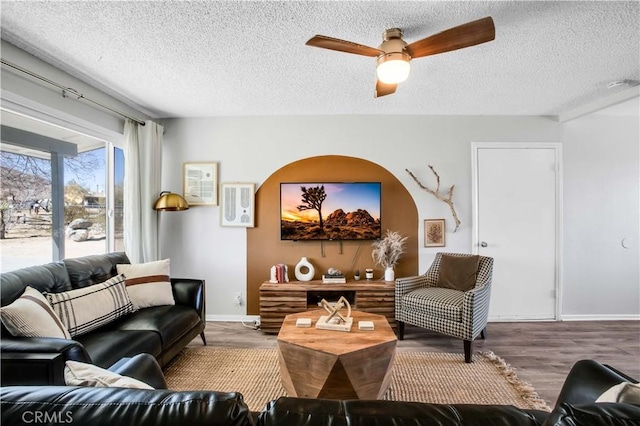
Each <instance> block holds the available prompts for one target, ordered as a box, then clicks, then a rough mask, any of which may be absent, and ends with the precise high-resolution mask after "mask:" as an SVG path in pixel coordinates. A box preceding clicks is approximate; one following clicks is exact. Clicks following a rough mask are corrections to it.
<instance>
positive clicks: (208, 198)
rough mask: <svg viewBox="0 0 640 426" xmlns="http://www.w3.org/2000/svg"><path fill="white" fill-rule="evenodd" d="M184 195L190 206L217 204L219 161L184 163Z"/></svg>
mask: <svg viewBox="0 0 640 426" xmlns="http://www.w3.org/2000/svg"><path fill="white" fill-rule="evenodd" d="M182 196H183V197H184V199H185V200H187V203H189V205H190V206H217V205H218V163H184V164H183V174H182Z"/></svg>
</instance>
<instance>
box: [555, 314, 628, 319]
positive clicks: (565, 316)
mask: <svg viewBox="0 0 640 426" xmlns="http://www.w3.org/2000/svg"><path fill="white" fill-rule="evenodd" d="M562 321H640V315H634V314H609V315H562Z"/></svg>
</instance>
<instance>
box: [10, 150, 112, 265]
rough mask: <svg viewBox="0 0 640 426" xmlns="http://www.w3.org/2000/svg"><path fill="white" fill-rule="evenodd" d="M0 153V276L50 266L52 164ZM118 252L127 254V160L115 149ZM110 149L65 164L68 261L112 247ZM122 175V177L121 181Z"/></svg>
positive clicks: (42, 157)
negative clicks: (107, 168) (124, 210)
mask: <svg viewBox="0 0 640 426" xmlns="http://www.w3.org/2000/svg"><path fill="white" fill-rule="evenodd" d="M8 151H9V150H7V151H5V150H3V149H1V148H0V172H1V176H0V179H1V180H0V192H1V198H0V212H1V216H0V219H1V220H0V250H1V263H0V271H1V272H6V271H10V270H13V269H17V268H20V267H25V266H30V265H37V264H41V263H46V262H51V261H52V260H53V259H52V253H53V250H52V244H53V241H52V235H53V234H52V232H53V230H52V214H51V207H52V205H53V203H55V202H56V200H54V199H52V198H53V196H52V190H51V162H50V160H49V159H47V158H46V157H47V156H48V155H47V154H46V153H40V154H41V155H39V156H36V155H38V154H39V153H36V154H35V155H26V154H21V153H20V154H18V153H14V152H8ZM114 157H115V164H114V165H115V175H116V176H115V192H114V196H115V206H114V207H115V208H114V212H113V216H114V224H113V228H114V229H113V232H114V234H115V235H114V237H115V241H116V244H115V247H114V249H116V250H124V247H123V241H122V239H123V232H122V227H123V225H122V204H123V196H122V193H123V180H124V155H123V153H122V150H120V149H118V148H115V151H114ZM105 166H106V148H105V147H102V148H98V149H94V150H90V151H85V152H82V153H79V154H78V155H77V156H75V157H66V158H65V159H64V227H65V229H64V230H62V232H63V233H64V235H65V251H64V257H65V258H68V257H78V256H85V255H89V254H99V253H105V252H106V251H107V247H108V245H107V242H108V229H107V228H108V224H107V210H106V209H107V203H106V200H107V193H108V191H109V188H107V185H106V173H105ZM118 175H120V176H119V177H118Z"/></svg>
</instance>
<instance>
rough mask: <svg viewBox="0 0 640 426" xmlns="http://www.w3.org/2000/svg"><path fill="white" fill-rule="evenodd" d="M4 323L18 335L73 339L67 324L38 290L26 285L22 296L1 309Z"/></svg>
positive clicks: (10, 331)
mask: <svg viewBox="0 0 640 426" xmlns="http://www.w3.org/2000/svg"><path fill="white" fill-rule="evenodd" d="M0 317H1V318H2V323H3V324H4V326H5V327H6V328H7V330H9V333H11V334H12V335H14V336H17V337H57V338H60V339H71V336H70V335H69V331H68V330H67V328H66V326H65V325H64V324H62V321H60V318H59V317H58V316H57V315H56V313H55V312H54V311H53V309H51V305H49V301H48V300H47V299H46V298H45V297H44V296H43V295H42V293H40V292H39V291H38V290H36V289H35V288H32V287H26V288H25V289H24V293H22V296H20V297H19V298H17V299H16V300H15V301H14V302H13V303H11V304H10V305H7V306H4V307H3V308H1V309H0Z"/></svg>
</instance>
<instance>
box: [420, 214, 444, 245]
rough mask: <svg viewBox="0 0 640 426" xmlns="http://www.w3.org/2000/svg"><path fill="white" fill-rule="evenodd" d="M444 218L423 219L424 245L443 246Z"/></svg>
mask: <svg viewBox="0 0 640 426" xmlns="http://www.w3.org/2000/svg"><path fill="white" fill-rule="evenodd" d="M445 229H446V228H445V227H444V219H425V221H424V246H425V247H444V245H445V243H444V235H445Z"/></svg>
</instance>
